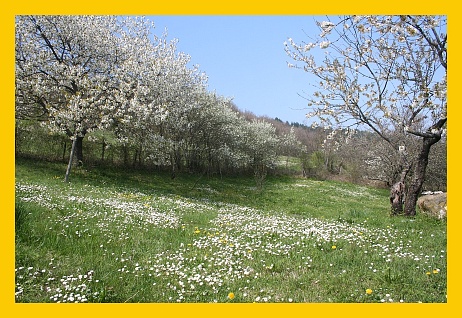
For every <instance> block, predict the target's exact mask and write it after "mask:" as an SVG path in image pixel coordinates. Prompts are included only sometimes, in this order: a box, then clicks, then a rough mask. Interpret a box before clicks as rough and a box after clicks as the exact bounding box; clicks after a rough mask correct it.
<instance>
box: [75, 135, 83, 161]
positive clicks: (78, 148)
mask: <svg viewBox="0 0 462 318" xmlns="http://www.w3.org/2000/svg"><path fill="white" fill-rule="evenodd" d="M83 137H84V136H77V138H76V139H75V141H76V144H75V153H76V156H77V165H78V166H79V167H80V166H82V165H83V147H82V144H83Z"/></svg>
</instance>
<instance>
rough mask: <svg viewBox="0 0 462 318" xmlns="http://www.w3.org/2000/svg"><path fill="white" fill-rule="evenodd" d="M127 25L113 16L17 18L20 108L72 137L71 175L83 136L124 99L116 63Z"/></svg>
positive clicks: (19, 112)
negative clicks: (123, 31)
mask: <svg viewBox="0 0 462 318" xmlns="http://www.w3.org/2000/svg"><path fill="white" fill-rule="evenodd" d="M123 26H124V23H123V22H122V20H120V19H117V18H116V17H111V16H18V17H17V18H16V114H17V116H18V117H20V118H21V117H22V118H24V117H31V116H35V117H37V116H38V117H40V118H41V119H43V120H44V121H43V122H44V124H45V125H46V126H47V127H49V128H50V129H52V130H55V131H63V132H66V133H67V135H68V136H69V137H71V138H72V139H73V144H72V151H71V156H70V161H69V165H68V171H67V173H66V181H67V179H68V175H69V171H70V167H71V164H72V159H73V155H74V150H75V151H76V154H77V159H78V160H79V162H81V161H82V160H83V155H82V140H83V138H84V137H85V135H86V134H87V132H89V131H90V130H92V129H97V128H100V127H102V126H104V124H105V122H107V120H108V117H110V116H112V115H113V114H114V109H115V108H116V107H117V106H118V104H119V102H118V101H117V100H114V96H116V95H115V94H114V91H117V90H119V89H120V84H121V83H120V82H119V80H118V78H117V69H118V66H119V65H120V64H121V63H123V62H124V60H126V59H127V51H126V49H125V48H124V47H123V45H122V41H123V38H124V37H123V35H122V34H121V30H122V29H123ZM125 26H127V25H126V24H125ZM120 95H121V94H119V96H120Z"/></svg>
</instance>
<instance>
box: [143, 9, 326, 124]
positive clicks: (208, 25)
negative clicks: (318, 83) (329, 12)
mask: <svg viewBox="0 0 462 318" xmlns="http://www.w3.org/2000/svg"><path fill="white" fill-rule="evenodd" d="M150 19H152V20H153V21H154V23H155V25H156V28H155V33H156V34H157V35H160V34H162V32H163V31H164V30H165V28H167V30H168V38H169V39H172V38H176V39H178V40H179V43H178V50H179V51H182V52H185V53H187V54H189V55H190V56H191V62H192V64H199V66H200V69H201V71H203V72H205V73H206V74H207V75H208V79H209V81H208V84H209V90H211V91H216V92H217V94H219V95H222V96H227V97H233V98H234V99H233V101H234V103H235V104H236V106H237V107H238V108H239V109H241V110H247V111H251V112H253V113H254V114H256V115H260V116H261V115H267V116H269V117H271V118H275V117H278V118H280V119H281V120H283V121H289V122H299V123H306V122H305V113H306V112H307V110H306V100H305V99H303V98H302V97H300V96H299V94H300V95H302V96H303V95H305V94H307V93H308V92H309V90H310V86H309V75H308V74H307V73H305V72H304V71H302V70H298V69H293V68H288V67H287V62H293V61H291V60H290V59H289V57H288V56H287V55H286V53H285V51H284V45H283V43H284V41H286V40H287V38H289V37H292V38H293V39H294V40H295V41H296V42H297V43H300V42H301V41H303V40H307V41H309V39H308V38H307V35H306V34H311V35H313V36H314V35H315V34H317V33H318V31H317V28H316V27H315V23H314V18H313V16H150ZM305 33H306V34H305Z"/></svg>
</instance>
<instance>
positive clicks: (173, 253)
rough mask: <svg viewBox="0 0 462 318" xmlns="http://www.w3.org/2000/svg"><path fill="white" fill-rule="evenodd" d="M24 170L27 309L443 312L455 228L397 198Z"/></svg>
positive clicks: (20, 276) (20, 228) (20, 295)
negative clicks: (408, 212)
mask: <svg viewBox="0 0 462 318" xmlns="http://www.w3.org/2000/svg"><path fill="white" fill-rule="evenodd" d="M62 169H63V164H57V163H45V162H36V161H28V160H23V159H20V160H17V162H16V301H17V302H200V303H207V302H347V303H352V302H353V303H356V302H446V293H447V292H446V223H445V222H444V221H437V220H432V219H428V218H426V217H424V216H423V215H420V214H419V215H418V216H417V217H416V218H415V219H408V218H401V217H389V215H388V212H389V206H388V191H386V190H378V189H374V188H369V187H363V186H357V185H352V184H347V183H339V182H332V181H313V180H309V179H301V178H291V177H283V178H281V177H279V178H277V177H273V176H270V177H269V178H268V179H267V181H266V183H265V185H264V187H263V189H262V190H258V189H256V188H255V183H254V180H253V178H244V177H239V178H237V177H236V178H231V177H230V178H223V179H222V178H206V177H200V176H197V175H181V176H179V177H178V178H177V179H175V180H172V179H171V178H170V177H169V175H168V174H165V175H164V174H159V173H157V174H156V173H152V172H150V173H148V172H140V171H138V172H130V171H126V170H116V169H107V168H106V169H102V168H101V169H96V168H95V169H93V170H85V169H76V170H75V175H74V177H73V179H72V180H71V182H70V183H69V184H66V183H64V182H63V181H62Z"/></svg>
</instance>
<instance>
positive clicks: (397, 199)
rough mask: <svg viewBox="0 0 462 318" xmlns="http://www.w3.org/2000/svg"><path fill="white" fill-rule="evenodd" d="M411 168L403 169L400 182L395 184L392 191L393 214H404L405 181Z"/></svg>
mask: <svg viewBox="0 0 462 318" xmlns="http://www.w3.org/2000/svg"><path fill="white" fill-rule="evenodd" d="M410 168H411V167H410V166H409V165H405V168H402V171H401V174H400V177H399V181H398V182H396V183H395V184H393V186H392V187H391V190H390V204H391V214H392V215H398V214H401V213H403V203H404V198H405V196H404V194H405V190H406V188H405V185H404V180H405V179H406V175H407V173H408V172H409V169H410Z"/></svg>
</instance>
